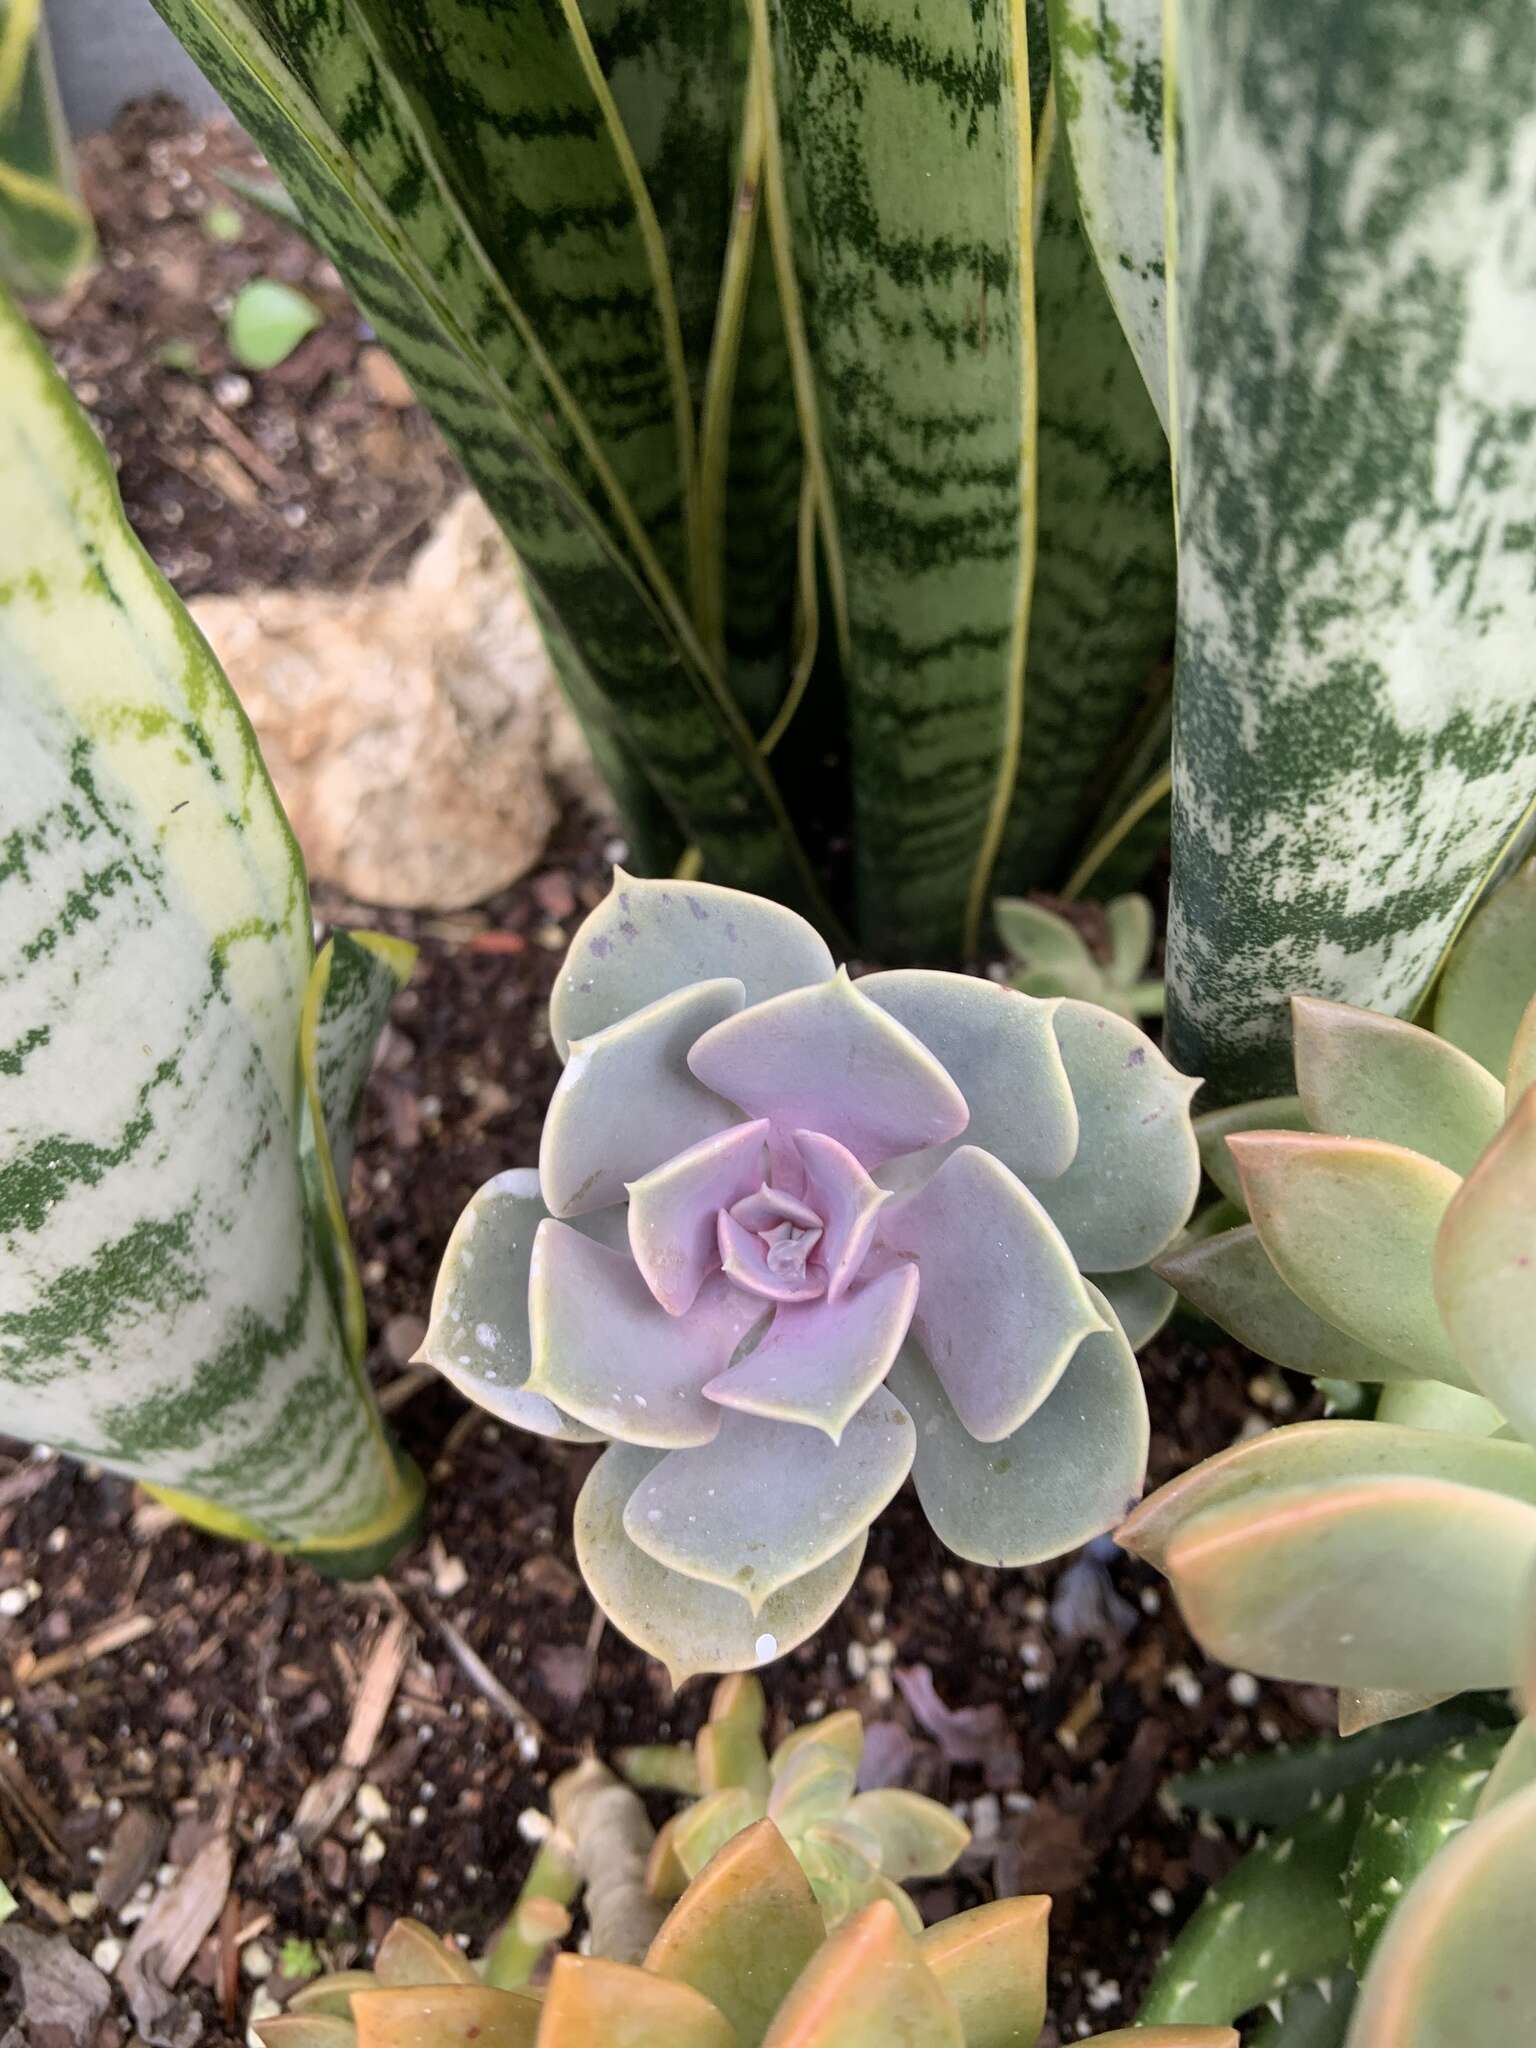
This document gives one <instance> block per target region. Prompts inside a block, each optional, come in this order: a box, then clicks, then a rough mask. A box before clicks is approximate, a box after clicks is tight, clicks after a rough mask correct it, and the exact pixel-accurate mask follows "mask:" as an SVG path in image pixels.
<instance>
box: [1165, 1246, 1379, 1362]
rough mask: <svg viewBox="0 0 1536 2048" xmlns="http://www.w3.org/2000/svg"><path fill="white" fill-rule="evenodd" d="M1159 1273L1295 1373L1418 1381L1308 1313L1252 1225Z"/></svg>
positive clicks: (1187, 1250) (1173, 1256)
mask: <svg viewBox="0 0 1536 2048" xmlns="http://www.w3.org/2000/svg"><path fill="white" fill-rule="evenodd" d="M1157 1270H1158V1272H1159V1273H1161V1274H1162V1276H1163V1278H1164V1279H1165V1280H1168V1281H1171V1282H1172V1284H1173V1285H1174V1286H1175V1287H1176V1288H1177V1289H1178V1290H1179V1292H1180V1294H1182V1295H1183V1297H1184V1299H1185V1300H1186V1301H1188V1302H1190V1303H1192V1304H1193V1305H1194V1307H1196V1308H1197V1309H1199V1311H1200V1313H1201V1314H1202V1315H1205V1316H1209V1317H1210V1319H1211V1321H1212V1322H1213V1323H1215V1324H1217V1325H1218V1327H1219V1328H1221V1329H1223V1330H1225V1331H1226V1332H1227V1334H1228V1336H1231V1337H1235V1338H1236V1339H1237V1341H1238V1342H1239V1344H1246V1345H1247V1346H1248V1348H1249V1350H1250V1351H1257V1352H1258V1354H1259V1356H1260V1357H1261V1358H1267V1359H1269V1360H1270V1361H1271V1362H1272V1363H1273V1364H1275V1365H1283V1366H1285V1367H1287V1368H1288V1369H1289V1370H1290V1371H1292V1372H1306V1373H1311V1374H1312V1375H1313V1377H1314V1378H1319V1377H1320V1378H1323V1379H1336V1380H1363V1381H1366V1382H1371V1383H1374V1382H1385V1381H1389V1380H1400V1379H1404V1378H1407V1379H1417V1378H1418V1377H1419V1375H1418V1374H1417V1372H1414V1371H1409V1370H1407V1369H1405V1368H1404V1367H1403V1366H1402V1365H1401V1364H1400V1363H1399V1362H1398V1361H1397V1360H1396V1359H1395V1358H1389V1357H1388V1356H1387V1355H1386V1353H1385V1352H1383V1351H1373V1350H1372V1349H1371V1347H1370V1346H1369V1345H1368V1344H1360V1343H1357V1342H1356V1341H1355V1339H1354V1338H1353V1337H1346V1336H1345V1334H1344V1332H1343V1331H1342V1330H1336V1329H1335V1328H1334V1327H1333V1325H1332V1323H1326V1322H1324V1321H1323V1318H1322V1317H1321V1316H1320V1315H1318V1313H1317V1312H1316V1310H1315V1309H1310V1308H1308V1306H1307V1304H1306V1303H1305V1302H1304V1301H1303V1300H1302V1299H1301V1297H1300V1295H1298V1294H1293V1293H1292V1292H1291V1290H1290V1288H1289V1287H1287V1286H1286V1284H1285V1282H1284V1281H1283V1280H1282V1279H1281V1278H1280V1275H1279V1274H1278V1273H1277V1272H1276V1271H1275V1268H1274V1262H1273V1260H1272V1259H1271V1258H1270V1256H1269V1253H1268V1252H1267V1251H1265V1249H1264V1246H1263V1245H1262V1243H1261V1242H1260V1241H1259V1233H1258V1231H1257V1230H1256V1229H1255V1228H1254V1226H1253V1225H1252V1224H1251V1223H1245V1224H1243V1225H1242V1226H1241V1227H1240V1228H1239V1229H1237V1230H1224V1231H1222V1232H1221V1234H1220V1235H1219V1236H1218V1237H1208V1238H1205V1239H1203V1240H1201V1241H1199V1242H1197V1243H1195V1244H1191V1245H1186V1246H1184V1247H1183V1249H1182V1250H1179V1251H1175V1252H1169V1253H1168V1254H1167V1255H1166V1256H1165V1257H1163V1258H1161V1259H1159V1260H1158V1262H1157Z"/></svg>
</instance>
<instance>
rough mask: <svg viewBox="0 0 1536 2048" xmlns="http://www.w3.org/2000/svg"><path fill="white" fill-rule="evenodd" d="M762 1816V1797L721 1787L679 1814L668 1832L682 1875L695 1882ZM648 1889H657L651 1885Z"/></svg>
mask: <svg viewBox="0 0 1536 2048" xmlns="http://www.w3.org/2000/svg"><path fill="white" fill-rule="evenodd" d="M762 1817H763V1802H762V1798H761V1796H760V1795H759V1794H756V1793H753V1792H750V1791H749V1790H748V1789H747V1787H746V1786H745V1785H727V1786H722V1788H721V1789H720V1790H719V1791H718V1792H706V1793H705V1795H704V1797H703V1798H702V1799H699V1800H696V1801H695V1803H694V1804H693V1805H692V1806H689V1807H685V1808H684V1810H683V1811H682V1812H681V1813H680V1814H677V1815H676V1816H675V1817H674V1819H673V1822H672V1826H671V1829H670V1831H669V1845H670V1849H671V1853H672V1855H673V1856H675V1857H676V1858H677V1861H678V1864H679V1866H680V1868H681V1870H682V1873H683V1876H684V1877H685V1878H688V1879H692V1878H695V1877H697V1876H698V1874H699V1872H700V1871H701V1870H702V1869H703V1868H704V1866H705V1864H706V1863H708V1862H709V1860H710V1858H711V1857H712V1856H714V1855H715V1854H717V1853H718V1851H719V1850H721V1849H723V1848H724V1847H725V1845H726V1843H727V1842H729V1841H731V1840H732V1839H733V1838H734V1837H735V1836H737V1835H739V1834H740V1833H741V1831H742V1829H743V1828H749V1827H751V1826H752V1824H753V1822H754V1821H759V1820H761V1819H762ZM647 1889H654V1888H652V1887H650V1886H649V1885H648V1887H647Z"/></svg>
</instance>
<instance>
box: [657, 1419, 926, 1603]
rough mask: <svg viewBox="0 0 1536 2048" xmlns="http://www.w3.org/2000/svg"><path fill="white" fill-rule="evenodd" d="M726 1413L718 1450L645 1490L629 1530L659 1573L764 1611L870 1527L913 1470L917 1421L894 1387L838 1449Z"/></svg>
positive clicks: (684, 1460)
mask: <svg viewBox="0 0 1536 2048" xmlns="http://www.w3.org/2000/svg"><path fill="white" fill-rule="evenodd" d="M717 1412H718V1413H719V1415H720V1430H719V1434H718V1435H717V1436H716V1437H715V1439H714V1441H713V1442H712V1443H710V1444H707V1445H705V1446H704V1447H703V1448H702V1449H700V1450H687V1451H676V1452H672V1453H671V1454H669V1455H668V1456H667V1457H665V1458H664V1459H663V1460H662V1461H661V1463H660V1464H659V1465H658V1466H657V1467H656V1469H655V1471H654V1472H652V1473H650V1474H649V1475H648V1476H647V1477H646V1478H644V1479H642V1480H641V1481H640V1483H639V1485H638V1486H637V1487H636V1488H635V1490H634V1493H633V1495H632V1496H631V1498H630V1502H629V1505H628V1507H627V1508H626V1509H625V1513H624V1527H625V1530H626V1531H627V1533H628V1535H629V1538H630V1540H631V1542H633V1543H634V1544H636V1545H637V1546H638V1547H639V1548H640V1549H641V1550H643V1551H645V1552H646V1553H647V1555H648V1556H650V1557H653V1558H654V1559H655V1560H656V1561H657V1563H658V1564H661V1565H665V1566H666V1567H668V1568H669V1569H670V1570H672V1571H676V1572H681V1573H685V1574H686V1575H687V1576H688V1577H690V1578H693V1579H700V1580H703V1581H705V1582H706V1583H707V1584H710V1585H715V1586H720V1587H722V1588H725V1589H728V1590H729V1591H731V1592H733V1593H737V1594H740V1595H741V1596H742V1597H743V1598H744V1599H746V1600H747V1601H749V1602H750V1603H751V1606H752V1609H753V1611H754V1613H755V1612H756V1611H757V1610H758V1609H760V1608H761V1607H762V1604H763V1602H764V1601H765V1600H767V1599H768V1598H769V1597H770V1596H771V1595H772V1594H774V1593H776V1592H778V1591H779V1590H780V1588H781V1587H784V1586H787V1585H789V1584H791V1583H792V1582H793V1581H794V1580H796V1579H800V1578H803V1577H804V1576H805V1574H806V1573H807V1572H812V1571H815V1570H816V1568H817V1567H818V1566H820V1565H824V1564H826V1563H827V1562H828V1560H829V1559H831V1558H833V1557H835V1556H837V1555H838V1553H839V1552H840V1551H841V1550H842V1549H843V1548H844V1546H845V1545H846V1544H847V1543H848V1542H849V1541H850V1540H851V1539H852V1538H854V1537H855V1536H857V1535H859V1534H860V1533H861V1532H862V1531H863V1530H865V1529H867V1528H868V1527H869V1525H870V1523H871V1522H872V1521H873V1520H874V1518H875V1516H876V1515H878V1514H879V1512H880V1510H881V1509H882V1508H883V1507H884V1506H885V1504H886V1502H887V1501H888V1500H890V1498H891V1496H892V1495H893V1494H894V1493H895V1491H896V1489H897V1488H898V1487H899V1486H900V1485H901V1482H902V1481H903V1479H905V1478H906V1476H907V1474H908V1472H909V1471H910V1470H911V1468H912V1452H913V1446H914V1437H913V1430H912V1420H911V1417H910V1416H909V1415H908V1414H907V1411H906V1410H905V1409H904V1408H903V1407H902V1405H901V1403H900V1402H899V1401H898V1400H897V1399H896V1398H895V1396H894V1395H892V1394H890V1393H888V1392H885V1391H883V1390H882V1391H881V1392H879V1393H877V1394H874V1395H872V1396H871V1397H870V1399H869V1400H868V1401H866V1402H865V1404H864V1406H863V1407H862V1408H861V1409H860V1410H859V1411H858V1413H857V1414H856V1415H854V1416H853V1417H852V1418H851V1419H850V1421H849V1423H848V1425H847V1427H846V1429H845V1430H844V1431H843V1435H842V1439H841V1441H840V1442H838V1443H833V1442H832V1441H831V1440H830V1439H829V1438H828V1437H826V1436H825V1435H823V1434H822V1432H821V1431H820V1430H809V1429H805V1428H802V1427H801V1426H800V1425H799V1424H798V1423H792V1422H772V1421H768V1420H765V1419H764V1418H762V1417H760V1416H756V1415H743V1414H738V1413H735V1412H733V1411H732V1410H729V1409H726V1410H722V1411H717Z"/></svg>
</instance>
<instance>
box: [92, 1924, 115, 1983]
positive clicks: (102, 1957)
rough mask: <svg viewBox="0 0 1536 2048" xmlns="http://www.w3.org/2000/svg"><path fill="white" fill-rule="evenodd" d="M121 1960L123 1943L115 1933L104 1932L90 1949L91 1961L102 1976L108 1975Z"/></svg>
mask: <svg viewBox="0 0 1536 2048" xmlns="http://www.w3.org/2000/svg"><path fill="white" fill-rule="evenodd" d="M122 1960H123V1944H122V1943H121V1942H120V1941H119V1940H118V1938H117V1936H116V1935H115V1934H104V1935H103V1936H102V1937H101V1939H100V1941H98V1942H97V1944H96V1946H95V1947H94V1948H93V1949H92V1950H91V1961H92V1962H93V1963H94V1964H95V1965H96V1967H97V1969H98V1970H100V1971H101V1973H102V1975H103V1976H104V1977H110V1976H111V1974H112V1972H113V1971H114V1970H115V1969H116V1968H117V1966H118V1964H119V1963H120V1962H121V1961H122Z"/></svg>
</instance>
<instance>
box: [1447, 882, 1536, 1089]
mask: <svg viewBox="0 0 1536 2048" xmlns="http://www.w3.org/2000/svg"><path fill="white" fill-rule="evenodd" d="M1533 996H1536V861H1527V863H1526V864H1525V866H1524V867H1523V868H1521V870H1520V871H1519V873H1518V874H1516V875H1514V876H1513V877H1512V878H1511V879H1510V880H1509V881H1507V882H1506V883H1505V884H1504V885H1503V887H1502V888H1499V889H1495V890H1494V892H1493V894H1492V895H1491V896H1490V897H1489V898H1488V901H1487V902H1486V903H1485V904H1484V905H1483V906H1482V908H1481V909H1480V910H1479V911H1478V912H1477V914H1476V916H1475V917H1473V918H1472V920H1471V921H1470V923H1469V924H1468V925H1467V928H1466V930H1465V931H1464V932H1463V933H1462V935H1461V937H1460V938H1459V939H1458V940H1457V942H1456V944H1455V946H1454V947H1453V948H1452V950H1451V957H1450V958H1449V960H1447V961H1446V963H1445V972H1444V973H1443V974H1442V975H1441V977H1440V987H1439V990H1438V992H1437V994H1436V997H1435V1030H1436V1031H1437V1032H1438V1033H1439V1035H1440V1037H1442V1038H1448V1039H1449V1040H1450V1042H1451V1044H1452V1045H1459V1046H1460V1047H1461V1049H1462V1051H1463V1052H1466V1053H1470V1054H1471V1055H1472V1057H1473V1059H1475V1060H1477V1061H1478V1062H1479V1063H1480V1064H1481V1065H1482V1066H1485V1067H1486V1068H1487V1069H1488V1071H1489V1073H1490V1074H1502V1073H1504V1072H1505V1070H1506V1069H1507V1067H1508V1065H1509V1055H1510V1049H1511V1047H1512V1046H1513V1044H1514V1041H1515V1033H1516V1032H1517V1031H1518V1029H1519V1027H1520V1020H1521V1018H1522V1017H1523V1016H1524V1014H1525V1011H1526V1008H1527V1005H1528V1004H1529V1003H1530V1001H1531V998H1532V997H1533Z"/></svg>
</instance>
